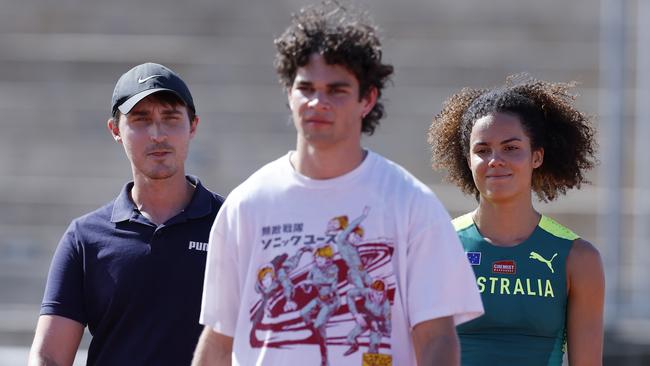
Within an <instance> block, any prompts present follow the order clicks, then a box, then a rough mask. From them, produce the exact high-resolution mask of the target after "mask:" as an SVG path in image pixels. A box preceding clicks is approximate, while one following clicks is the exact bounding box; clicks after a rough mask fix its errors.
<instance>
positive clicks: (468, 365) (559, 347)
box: [453, 214, 578, 366]
mask: <svg viewBox="0 0 650 366" xmlns="http://www.w3.org/2000/svg"><path fill="white" fill-rule="evenodd" d="M453 223H454V227H455V228H456V231H457V233H458V236H459V237H460V240H461V242H462V244H463V247H464V248H465V252H466V253H467V258H468V259H469V262H470V264H471V265H472V268H473V269H474V274H475V275H476V283H477V285H478V288H479V291H480V292H481V299H482V300H483V307H484V308H485V315H483V316H481V317H479V318H478V319H474V320H472V321H470V322H467V323H464V324H461V325H459V326H458V328H457V330H458V335H459V338H460V342H461V352H462V356H461V363H462V365H463V366H478V365H480V366H488V365H490V366H491V365H526V366H536V365H539V366H551V365H552V366H555V365H557V366H561V365H562V357H563V354H564V348H565V344H566V309H567V286H566V281H567V276H566V258H567V255H568V254H569V250H570V249H571V245H572V243H573V241H574V240H575V239H577V238H578V236H577V235H576V234H574V233H573V232H572V231H570V230H568V229H567V228H565V227H564V226H562V225H560V224H558V223H557V222H555V221H553V220H552V219H550V218H548V217H546V216H542V218H541V220H540V222H539V224H538V225H537V227H536V228H535V230H534V231H533V233H532V234H531V236H530V237H529V238H528V239H526V240H525V241H523V242H522V243H520V244H518V245H516V246H513V247H499V246H495V245H492V244H490V243H488V242H487V241H486V240H485V239H484V238H483V237H482V236H481V234H480V233H479V231H478V229H477V227H476V225H475V224H474V222H473V220H472V218H471V216H470V214H466V215H463V216H460V217H458V218H456V219H454V220H453Z"/></svg>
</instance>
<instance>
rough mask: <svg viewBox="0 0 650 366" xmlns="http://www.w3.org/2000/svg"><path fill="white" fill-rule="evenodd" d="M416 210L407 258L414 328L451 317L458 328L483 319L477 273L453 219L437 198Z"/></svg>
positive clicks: (410, 316) (411, 320) (408, 292)
mask: <svg viewBox="0 0 650 366" xmlns="http://www.w3.org/2000/svg"><path fill="white" fill-rule="evenodd" d="M415 206H416V207H415V208H414V210H413V211H412V212H411V220H412V225H411V228H412V230H411V234H410V236H409V239H408V255H407V287H408V290H407V294H408V295H407V296H408V299H407V301H408V311H409V320H410V324H411V327H413V326H415V325H416V324H418V323H420V322H423V321H425V320H430V319H435V318H440V317H447V316H453V318H454V323H455V324H456V325H458V324H460V323H463V322H466V321H469V320H471V319H474V318H476V317H478V316H480V315H481V314H483V305H482V303H481V297H480V294H479V292H478V288H477V286H476V280H475V277H474V273H473V271H472V269H471V267H470V265H469V262H468V261H467V258H466V256H465V253H464V251H463V249H462V245H461V243H460V241H459V239H458V236H457V234H456V232H455V230H454V228H453V226H452V224H451V218H450V217H449V215H448V214H447V212H446V210H445V209H444V208H443V206H442V204H441V203H440V202H439V201H438V200H437V198H436V199H433V200H421V201H420V204H416V205H415ZM425 220H426V221H425Z"/></svg>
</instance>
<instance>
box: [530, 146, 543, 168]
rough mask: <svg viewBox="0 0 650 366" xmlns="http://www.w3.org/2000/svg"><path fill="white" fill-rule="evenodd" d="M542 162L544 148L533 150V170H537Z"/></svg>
mask: <svg viewBox="0 0 650 366" xmlns="http://www.w3.org/2000/svg"><path fill="white" fill-rule="evenodd" d="M543 162H544V148H543V147H540V148H539V149H537V150H533V169H537V168H539V167H540V166H542V163H543Z"/></svg>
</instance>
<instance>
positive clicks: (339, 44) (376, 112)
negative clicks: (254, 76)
mask: <svg viewBox="0 0 650 366" xmlns="http://www.w3.org/2000/svg"><path fill="white" fill-rule="evenodd" d="M292 17H293V23H292V24H291V25H290V26H289V27H288V28H287V30H285V32H284V33H283V34H282V35H281V36H280V37H278V38H277V39H276V40H275V47H276V49H277V53H276V57H275V69H276V72H277V73H278V76H279V79H280V83H281V84H282V85H283V86H284V87H285V88H286V89H289V88H290V87H291V86H292V85H293V81H294V78H295V77H296V71H297V69H298V68H299V67H302V66H305V65H306V64H307V63H308V62H309V58H310V56H311V55H312V54H314V53H318V54H321V55H323V57H324V59H325V61H326V62H327V63H328V64H330V65H342V66H344V67H345V68H347V69H348V70H349V71H350V72H352V73H353V74H354V76H355V77H356V78H357V80H358V81H359V100H361V99H362V98H363V97H365V96H366V95H367V93H368V92H369V91H370V90H371V88H375V89H376V90H377V103H376V104H375V106H374V108H373V109H372V110H371V111H370V113H368V114H367V115H366V116H365V117H364V118H363V120H362V125H361V132H363V133H366V134H368V135H372V134H373V133H374V132H375V128H376V127H377V125H379V120H380V119H381V118H382V117H383V116H384V114H385V112H384V105H383V103H381V102H380V98H381V93H382V89H383V88H384V86H385V85H386V83H387V82H388V81H389V80H390V75H391V74H392V73H393V66H392V65H389V64H383V63H382V60H381V59H382V49H381V42H380V40H379V37H378V34H377V33H378V29H377V27H376V26H374V25H373V24H372V22H371V21H370V20H369V19H368V16H367V15H366V14H362V13H359V12H357V11H354V10H351V9H348V8H345V7H343V6H342V5H341V4H339V3H338V2H333V1H328V2H323V3H321V4H319V5H317V6H310V7H306V8H302V9H301V10H300V11H299V12H298V13H297V14H293V15H292Z"/></svg>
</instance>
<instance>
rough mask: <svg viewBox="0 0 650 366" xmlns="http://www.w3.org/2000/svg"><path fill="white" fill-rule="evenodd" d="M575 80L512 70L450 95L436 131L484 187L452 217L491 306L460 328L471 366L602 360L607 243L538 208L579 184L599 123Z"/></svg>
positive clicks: (464, 183) (441, 144)
mask: <svg viewBox="0 0 650 366" xmlns="http://www.w3.org/2000/svg"><path fill="white" fill-rule="evenodd" d="M571 87H573V84H564V83H551V82H546V81H541V80H535V79H532V78H530V77H527V76H525V75H519V76H514V77H510V78H509V79H508V82H507V83H506V84H505V85H503V86H498V87H495V88H490V89H470V88H466V89H463V90H462V91H460V92H459V93H457V94H454V95H453V96H451V97H450V98H449V99H448V100H447V101H446V103H445V105H444V108H443V110H442V112H441V113H440V114H438V115H437V116H436V117H435V118H434V120H433V124H432V126H431V129H430V133H429V142H430V143H431V144H432V146H433V161H434V162H435V163H436V166H437V167H441V168H445V169H447V171H448V172H449V180H451V181H452V182H454V183H456V184H457V185H458V186H459V187H460V188H461V189H462V190H463V191H464V192H465V193H468V194H472V195H474V196H475V197H476V198H477V201H478V207H477V208H476V209H475V210H474V211H472V212H470V213H468V214H465V215H463V216H460V217H458V218H456V219H455V220H454V226H455V227H456V230H457V232H458V235H459V237H460V239H461V242H462V243H463V246H464V248H465V250H466V252H467V257H468V259H469V262H470V263H471V264H472V267H473V268H474V272H475V273H476V282H477V285H478V288H479V291H480V292H481V298H482V299H483V304H484V305H485V315H484V316H482V317H481V318H479V319H476V320H472V321H470V322H467V323H466V324H462V325H460V326H459V327H458V334H459V336H460V342H461V349H462V364H463V365H464V366H482V365H497V364H499V365H540V366H542V365H544V366H550V365H556V366H560V365H562V358H563V354H564V352H565V349H567V348H568V356H569V363H570V364H571V365H601V364H602V350H603V303H604V291H605V288H604V287H605V285H604V275H603V267H602V263H601V259H600V255H599V253H598V250H597V249H596V248H595V247H594V246H593V245H591V244H590V243H589V242H587V241H586V240H584V239H582V238H580V237H579V236H578V235H576V234H575V233H573V232H572V231H571V230H569V229H567V228H565V227H564V226H562V225H560V224H558V223H557V222H555V221H554V220H552V219H551V218H549V217H548V216H546V215H542V214H540V213H539V212H537V211H536V210H535V208H534V207H533V204H532V193H533V192H535V193H536V194H537V196H538V197H539V198H540V200H543V201H548V200H554V199H556V198H557V197H558V195H560V194H564V193H565V192H566V190H567V189H571V188H574V187H575V188H579V187H580V185H581V183H583V182H584V181H585V177H584V175H585V173H586V171H587V170H588V169H590V168H591V167H592V166H593V164H594V161H595V158H594V150H595V139H594V130H593V128H592V127H591V123H590V120H589V118H588V116H587V115H585V114H584V113H582V112H580V111H579V110H577V109H576V107H575V106H574V96H573V95H572V94H571V93H570V88H571Z"/></svg>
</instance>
